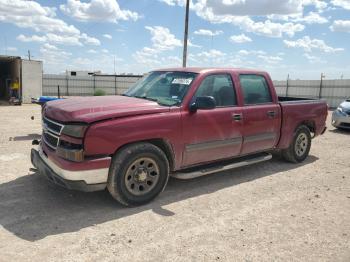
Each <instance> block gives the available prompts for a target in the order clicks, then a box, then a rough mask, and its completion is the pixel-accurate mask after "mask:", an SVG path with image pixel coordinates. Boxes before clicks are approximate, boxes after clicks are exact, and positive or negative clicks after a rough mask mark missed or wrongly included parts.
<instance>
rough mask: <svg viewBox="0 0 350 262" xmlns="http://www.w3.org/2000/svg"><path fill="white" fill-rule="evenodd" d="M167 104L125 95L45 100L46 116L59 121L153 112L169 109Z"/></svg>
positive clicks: (81, 120) (93, 119) (91, 119)
mask: <svg viewBox="0 0 350 262" xmlns="http://www.w3.org/2000/svg"><path fill="white" fill-rule="evenodd" d="M169 110H170V108H169V107H167V106H160V105H159V104H158V103H156V102H153V101H148V100H145V99H140V98H134V97H126V96H94V97H75V98H68V99H62V100H56V101H50V102H47V103H46V105H45V108H44V114H45V116H46V117H48V118H51V119H53V120H57V121H60V122H84V123H92V122H95V121H99V120H105V119H110V118H116V117H125V116H135V115H144V114H154V113H162V112H167V111H169Z"/></svg>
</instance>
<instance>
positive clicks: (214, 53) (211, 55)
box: [197, 49, 226, 58]
mask: <svg viewBox="0 0 350 262" xmlns="http://www.w3.org/2000/svg"><path fill="white" fill-rule="evenodd" d="M225 55H226V54H225V53H223V52H221V51H220V50H216V49H210V50H209V51H204V52H201V53H198V54H197V56H198V57H205V58H218V57H223V56H225Z"/></svg>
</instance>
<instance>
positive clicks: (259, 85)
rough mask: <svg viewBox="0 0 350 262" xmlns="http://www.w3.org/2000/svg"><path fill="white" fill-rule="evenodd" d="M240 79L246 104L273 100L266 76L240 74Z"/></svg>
mask: <svg viewBox="0 0 350 262" xmlns="http://www.w3.org/2000/svg"><path fill="white" fill-rule="evenodd" d="M239 81H240V83H241V88H242V91H243V96H244V104H245V105H251V104H265V103H270V102H272V98H271V94H270V90H269V86H268V85H267V82H266V80H265V77H263V76H260V75H240V76H239Z"/></svg>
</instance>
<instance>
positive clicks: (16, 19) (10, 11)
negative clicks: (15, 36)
mask: <svg viewBox="0 0 350 262" xmlns="http://www.w3.org/2000/svg"><path fill="white" fill-rule="evenodd" d="M0 21H1V22H6V23H12V24H15V25H17V26H18V27H21V28H31V29H33V30H35V31H37V32H50V33H52V32H56V33H63V34H79V33H80V31H79V30H78V29H77V28H76V27H74V26H73V25H68V24H67V23H66V22H64V21H62V20H60V19H58V18H56V13H55V8H51V7H45V6H41V5H40V4H39V3H37V2H34V1H24V0H16V1H7V0H0Z"/></svg>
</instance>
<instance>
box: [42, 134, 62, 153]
mask: <svg viewBox="0 0 350 262" xmlns="http://www.w3.org/2000/svg"><path fill="white" fill-rule="evenodd" d="M43 139H44V142H45V144H46V145H48V146H49V147H51V148H52V149H56V147H57V145H58V142H59V137H58V136H55V135H53V134H51V133H50V132H47V131H45V130H44V131H43Z"/></svg>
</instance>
